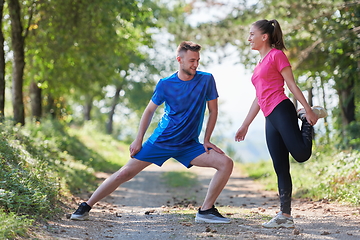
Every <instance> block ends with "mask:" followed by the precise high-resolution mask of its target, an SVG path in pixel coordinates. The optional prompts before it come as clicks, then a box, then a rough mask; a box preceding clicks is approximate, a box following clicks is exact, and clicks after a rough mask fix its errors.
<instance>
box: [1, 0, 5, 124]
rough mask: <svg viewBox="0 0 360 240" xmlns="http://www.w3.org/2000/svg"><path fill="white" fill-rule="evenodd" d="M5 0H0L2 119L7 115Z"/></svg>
mask: <svg viewBox="0 0 360 240" xmlns="http://www.w3.org/2000/svg"><path fill="white" fill-rule="evenodd" d="M4 4H5V1H4V0H0V121H2V120H3V119H4V117H5V114H4V109H5V50H4V41H5V38H4V34H3V15H4Z"/></svg>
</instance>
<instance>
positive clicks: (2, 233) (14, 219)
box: [0, 209, 32, 239]
mask: <svg viewBox="0 0 360 240" xmlns="http://www.w3.org/2000/svg"><path fill="white" fill-rule="evenodd" d="M0 223H1V224H0V239H14V238H16V237H18V236H22V237H24V236H26V235H27V227H28V226H29V225H31V224H32V220H30V219H26V218H25V217H20V216H17V215H16V214H15V213H5V212H4V211H3V210H1V209H0Z"/></svg>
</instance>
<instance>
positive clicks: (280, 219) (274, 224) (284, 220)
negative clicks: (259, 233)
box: [262, 212, 295, 228]
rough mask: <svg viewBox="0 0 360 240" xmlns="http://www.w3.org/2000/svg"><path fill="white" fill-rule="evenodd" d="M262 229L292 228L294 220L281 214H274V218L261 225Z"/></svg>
mask: <svg viewBox="0 0 360 240" xmlns="http://www.w3.org/2000/svg"><path fill="white" fill-rule="evenodd" d="M262 226H263V227H264V228H294V227H295V225H294V220H293V218H292V217H285V216H284V215H283V214H282V212H279V213H278V214H276V216H275V217H274V218H273V219H271V220H270V221H269V222H266V223H263V224H262Z"/></svg>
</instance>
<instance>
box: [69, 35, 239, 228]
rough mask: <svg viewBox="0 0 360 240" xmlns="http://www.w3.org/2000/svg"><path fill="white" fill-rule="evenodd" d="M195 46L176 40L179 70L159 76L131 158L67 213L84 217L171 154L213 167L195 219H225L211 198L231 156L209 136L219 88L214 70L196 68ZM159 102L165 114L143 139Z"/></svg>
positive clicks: (222, 184)
mask: <svg viewBox="0 0 360 240" xmlns="http://www.w3.org/2000/svg"><path fill="white" fill-rule="evenodd" d="M200 49H201V46H200V45H198V44H195V43H192V42H188V41H185V42H182V43H181V44H180V45H179V47H178V49H177V58H176V59H177V61H178V63H179V70H178V71H177V72H176V73H174V74H173V75H171V76H169V77H167V78H164V79H161V80H160V81H159V82H158V84H157V86H156V88H155V91H154V94H153V96H152V99H151V101H150V102H149V104H148V106H147V107H146V109H145V110H144V113H143V115H142V118H141V120H140V127H139V132H138V134H137V137H136V139H135V140H134V142H133V143H132V144H131V145H130V156H131V159H130V160H129V161H128V162H127V163H126V164H125V166H123V167H122V168H121V169H120V170H118V171H117V172H116V173H114V174H113V175H111V176H110V177H109V178H108V179H106V180H105V181H104V182H103V183H102V184H101V185H100V186H99V187H98V189H97V190H96V191H95V192H94V193H93V194H92V196H91V197H90V199H89V200H88V201H87V202H83V203H81V204H80V206H79V208H78V209H77V210H76V211H75V212H74V213H73V214H72V215H71V219H72V220H86V219H88V218H89V211H90V209H91V208H92V207H93V206H94V204H95V203H97V202H98V201H100V200H101V199H102V198H104V197H106V196H107V195H109V194H111V193H112V192H113V191H115V190H116V188H118V187H119V186H120V185H121V184H122V183H124V182H126V181H129V180H130V179H132V178H133V177H134V176H136V175H137V174H138V173H139V172H141V171H142V170H143V169H144V168H146V167H148V166H149V165H150V164H152V163H154V164H156V165H158V166H161V165H162V164H163V163H164V162H165V161H166V160H168V159H169V158H175V159H176V160H177V161H179V162H180V163H182V164H183V165H184V166H185V167H187V168H190V167H192V166H198V167H211V168H215V169H216V170H217V171H216V173H215V175H214V176H213V178H212V180H211V182H210V185H209V189H208V192H207V194H206V197H205V200H204V202H203V204H202V206H201V207H200V208H199V211H198V212H197V214H196V218H195V221H196V222H206V223H229V222H230V219H228V218H225V217H223V216H222V215H221V214H220V213H219V212H218V211H217V209H216V208H215V206H214V203H215V201H216V199H217V197H218V196H219V194H220V193H221V191H222V190H223V188H224V187H225V185H226V183H227V181H228V179H229V177H230V175H231V172H232V169H233V161H232V160H231V159H230V158H229V157H228V156H226V155H225V154H224V152H223V151H222V150H221V149H219V148H218V147H217V146H215V145H214V144H212V143H211V142H210V136H211V134H212V132H213V130H214V127H215V123H216V120H217V115H218V103H217V98H218V93H217V90H216V85H215V80H214V78H213V76H212V75H211V74H210V73H205V72H200V71H197V70H196V69H197V67H198V65H199V60H200V53H199V51H200ZM163 102H165V110H164V115H163V117H162V119H161V121H160V122H159V124H158V127H157V128H156V129H155V130H154V133H153V134H152V135H151V136H150V137H149V139H148V140H147V141H146V142H145V143H144V144H142V142H143V137H144V135H145V132H146V130H147V129H148V127H149V124H150V122H151V119H152V117H153V114H154V112H155V110H156V109H157V107H158V106H159V105H161V104H162V103H163ZM206 104H207V107H208V109H209V118H208V122H207V126H206V131H205V136H204V143H203V144H201V143H200V142H199V135H200V131H201V128H202V124H203V119H204V112H205V109H206Z"/></svg>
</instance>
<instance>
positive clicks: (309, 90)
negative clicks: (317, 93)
mask: <svg viewBox="0 0 360 240" xmlns="http://www.w3.org/2000/svg"><path fill="white" fill-rule="evenodd" d="M312 90H313V87H310V88H308V90H307V92H308V96H307V101H308V103H309V105H310V106H313V104H314V103H313V97H314V95H313V91H312Z"/></svg>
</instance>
